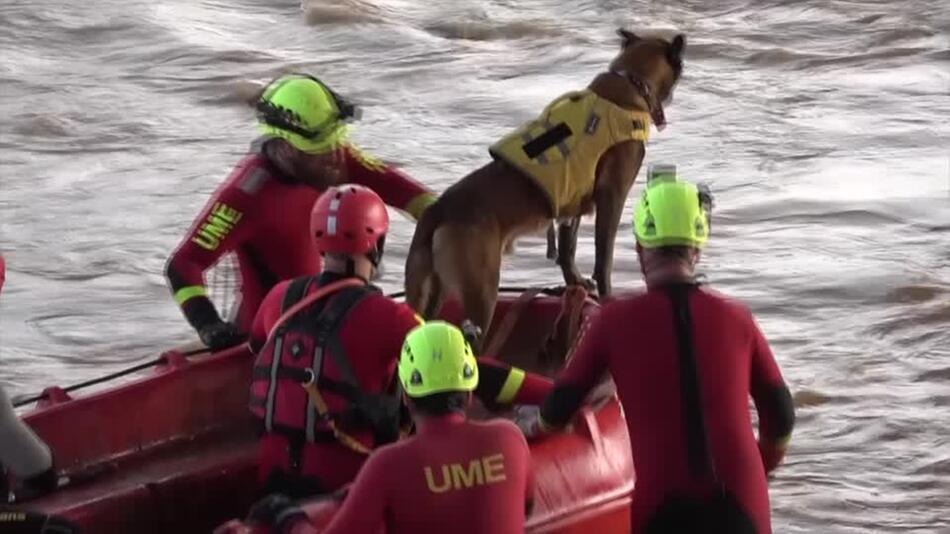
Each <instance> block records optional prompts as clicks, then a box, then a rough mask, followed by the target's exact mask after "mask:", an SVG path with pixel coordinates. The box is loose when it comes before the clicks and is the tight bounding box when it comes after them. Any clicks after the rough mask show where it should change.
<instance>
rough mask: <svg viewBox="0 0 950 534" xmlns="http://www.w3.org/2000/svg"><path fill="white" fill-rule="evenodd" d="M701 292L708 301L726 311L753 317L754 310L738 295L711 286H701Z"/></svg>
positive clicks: (740, 315) (744, 316)
mask: <svg viewBox="0 0 950 534" xmlns="http://www.w3.org/2000/svg"><path fill="white" fill-rule="evenodd" d="M699 294H700V295H702V297H703V298H705V299H706V300H707V301H709V302H711V303H713V304H715V305H717V306H719V307H721V308H722V309H723V310H724V311H728V312H731V313H734V314H735V315H737V316H739V317H743V318H751V317H752V310H751V309H750V308H749V306H748V304H746V303H745V302H743V301H741V300H739V299H738V298H736V297H731V296H729V295H726V294H725V293H723V292H721V291H719V290H716V289H713V288H711V287H709V286H701V287H700V291H699Z"/></svg>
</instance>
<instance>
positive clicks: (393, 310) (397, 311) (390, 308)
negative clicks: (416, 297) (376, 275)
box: [366, 289, 422, 322]
mask: <svg viewBox="0 0 950 534" xmlns="http://www.w3.org/2000/svg"><path fill="white" fill-rule="evenodd" d="M366 301H367V302H369V303H371V304H372V306H373V308H374V309H376V310H379V311H380V312H381V313H382V312H385V313H389V314H392V315H393V317H394V318H399V319H402V320H406V321H417V322H421V321H422V319H421V318H420V317H419V315H418V314H417V313H416V312H415V310H413V309H412V308H411V307H410V306H409V305H408V304H406V303H405V302H400V301H398V300H396V299H393V298H391V297H388V296H386V295H385V294H383V293H382V292H381V291H379V290H378V289H375V290H374V292H373V293H372V294H370V295H369V296H368V297H367V298H366Z"/></svg>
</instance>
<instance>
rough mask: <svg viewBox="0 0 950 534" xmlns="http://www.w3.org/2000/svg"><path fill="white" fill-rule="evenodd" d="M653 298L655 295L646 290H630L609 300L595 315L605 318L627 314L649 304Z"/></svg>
mask: <svg viewBox="0 0 950 534" xmlns="http://www.w3.org/2000/svg"><path fill="white" fill-rule="evenodd" d="M652 300H653V295H652V294H651V293H648V292H646V291H642V290H638V291H630V292H626V293H623V294H620V295H617V296H615V297H613V298H611V299H610V300H608V301H607V302H605V303H603V304H601V305H600V308H599V309H598V310H597V311H595V312H594V313H593V315H596V316H600V317H602V318H604V319H607V318H611V317H618V316H625V315H628V314H630V313H631V312H633V311H635V310H637V309H639V308H642V307H644V306H649V305H650V303H651V301H652Z"/></svg>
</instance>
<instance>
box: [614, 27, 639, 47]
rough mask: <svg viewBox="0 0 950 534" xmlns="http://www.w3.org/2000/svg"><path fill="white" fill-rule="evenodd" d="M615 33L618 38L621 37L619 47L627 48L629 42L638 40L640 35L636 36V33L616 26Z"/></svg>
mask: <svg viewBox="0 0 950 534" xmlns="http://www.w3.org/2000/svg"><path fill="white" fill-rule="evenodd" d="M617 35H619V36H620V39H622V40H621V42H620V48H627V47H628V46H630V45H631V44H633V43H635V42H637V41H639V40H640V37H638V36H637V34H635V33H633V32H631V31H627V30H625V29H623V28H617Z"/></svg>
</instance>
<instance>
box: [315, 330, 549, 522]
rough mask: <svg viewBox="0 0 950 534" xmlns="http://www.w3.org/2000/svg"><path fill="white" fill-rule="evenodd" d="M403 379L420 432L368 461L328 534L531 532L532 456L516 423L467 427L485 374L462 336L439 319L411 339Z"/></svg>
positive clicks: (405, 349)
mask: <svg viewBox="0 0 950 534" xmlns="http://www.w3.org/2000/svg"><path fill="white" fill-rule="evenodd" d="M399 378H400V382H401V383H402V386H403V391H404V393H405V396H406V398H407V400H408V405H409V409H410V411H411V412H412V414H413V419H414V420H415V422H416V427H417V430H418V431H417V433H416V434H415V435H414V436H412V437H411V438H408V439H406V440H403V441H400V442H397V443H394V444H392V445H387V446H385V447H382V448H380V449H378V450H376V451H375V452H374V453H373V454H372V455H371V456H370V458H369V460H367V462H366V464H365V465H364V466H363V468H362V470H360V473H359V475H358V476H357V477H356V480H355V481H354V483H353V487H352V488H351V490H350V492H349V494H348V495H347V497H346V500H345V501H344V503H343V507H342V508H341V510H340V511H339V512H338V513H337V514H336V516H334V518H333V521H332V522H331V524H330V525H328V526H327V528H326V529H324V530H323V531H322V532H323V533H324V534H339V533H363V532H376V531H378V529H379V528H380V527H382V526H384V525H385V526H386V527H387V528H386V532H388V533H389V534H407V533H418V534H429V533H432V534H435V533H441V532H451V533H452V534H513V533H521V532H524V523H525V515H526V513H527V511H528V510H529V509H530V507H531V504H532V500H533V493H534V483H533V480H532V475H531V453H530V450H529V449H528V444H527V442H526V441H525V438H524V436H523V435H522V434H521V432H520V430H519V429H518V427H516V426H515V425H514V424H512V423H511V422H508V421H500V420H499V421H490V422H484V423H476V422H470V421H467V420H466V418H465V409H466V407H467V406H468V405H469V403H470V402H471V392H472V391H474V390H475V389H476V387H477V384H478V379H479V372H478V364H477V362H476V360H475V357H474V355H473V354H472V351H471V347H470V346H469V345H468V343H467V342H465V340H464V337H463V335H462V333H461V331H459V330H458V328H455V327H454V326H452V325H449V324H448V323H444V322H442V321H432V322H429V323H427V324H425V325H423V326H420V327H418V328H416V329H414V330H413V331H412V332H410V333H409V335H408V336H407V337H406V342H405V344H404V345H403V350H402V356H401V357H400V360H399Z"/></svg>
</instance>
